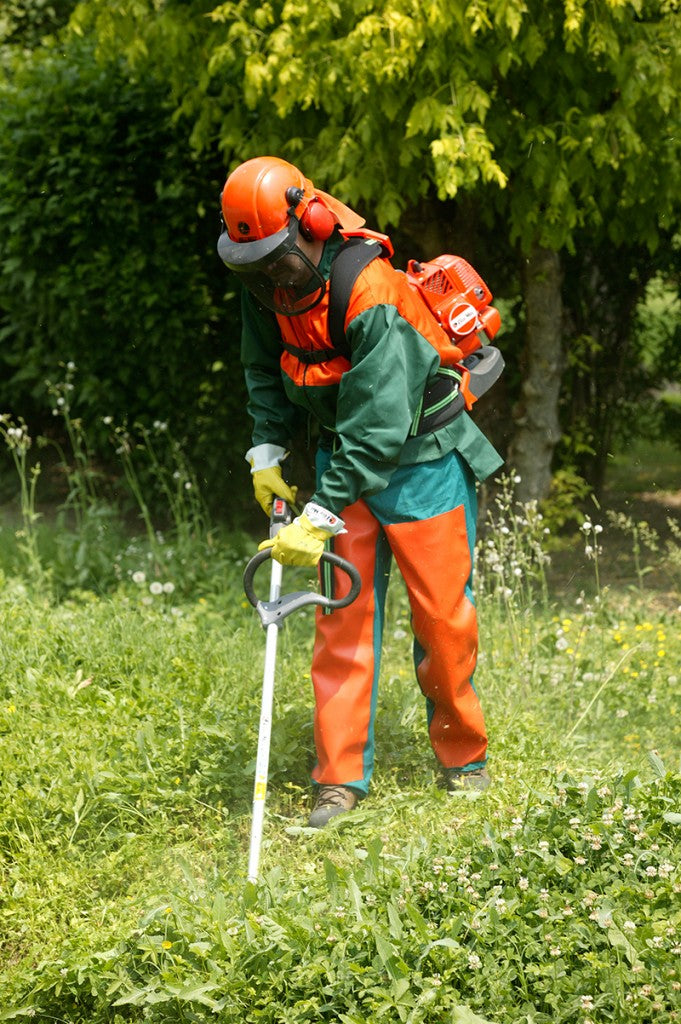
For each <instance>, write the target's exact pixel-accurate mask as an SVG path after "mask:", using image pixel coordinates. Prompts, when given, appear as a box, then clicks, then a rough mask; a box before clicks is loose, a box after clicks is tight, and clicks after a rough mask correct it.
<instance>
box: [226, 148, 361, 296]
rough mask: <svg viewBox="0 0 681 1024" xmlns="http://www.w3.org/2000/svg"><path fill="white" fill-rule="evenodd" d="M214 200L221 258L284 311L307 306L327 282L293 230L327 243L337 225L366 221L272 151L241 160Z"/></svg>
mask: <svg viewBox="0 0 681 1024" xmlns="http://www.w3.org/2000/svg"><path fill="white" fill-rule="evenodd" d="M220 200H221V206H222V217H223V222H224V230H223V232H222V234H221V235H220V238H219V239H218V254H219V256H220V258H221V259H222V261H223V263H225V265H226V266H227V267H229V269H230V270H233V271H234V272H235V273H237V274H238V275H239V277H240V278H241V279H242V280H243V281H244V284H245V285H246V286H247V287H248V288H249V289H250V290H251V291H252V292H253V293H254V294H256V295H257V297H258V298H259V299H260V300H261V301H262V302H264V303H265V305H266V306H268V307H269V308H270V309H273V310H274V311H275V312H277V313H281V314H283V315H287V316H294V315H296V314H298V313H302V312H305V311H306V310H308V309H311V308H312V306H314V305H316V304H317V303H318V302H319V301H320V300H321V298H322V296H323V295H324V291H325V289H326V282H325V281H324V279H323V278H322V277H321V275H320V274H319V271H318V270H317V268H316V267H315V265H314V264H313V263H312V262H311V261H310V260H309V259H308V257H307V256H306V255H305V253H304V252H302V251H301V250H300V248H299V247H298V238H299V235H301V236H302V237H303V238H304V239H305V240H306V241H308V242H315V241H322V242H325V241H326V240H327V239H328V238H330V237H331V235H332V234H333V232H334V231H335V229H336V227H339V228H341V229H345V230H357V228H359V227H361V226H362V224H364V220H363V218H361V217H359V216H358V215H357V214H356V213H354V211H352V210H351V209H350V208H349V207H347V206H345V205H344V204H343V203H341V202H339V201H338V200H337V199H334V197H333V196H329V195H327V194H326V193H325V192H322V191H321V190H320V189H316V188H315V187H314V185H313V184H312V182H311V181H310V180H309V178H306V177H305V176H304V174H303V173H302V172H301V171H299V170H298V168H297V167H295V166H294V165H293V164H290V163H288V162H287V161H286V160H281V159H279V157H274V156H261V157H255V158H254V159H252V160H247V161H246V162H245V163H243V164H240V165H239V167H237V168H236V170H234V171H232V173H231V174H230V175H229V177H228V178H227V181H226V182H225V186H224V188H223V190H222V194H221V196H220ZM287 270H288V272H287Z"/></svg>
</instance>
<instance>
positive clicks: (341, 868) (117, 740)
mask: <svg viewBox="0 0 681 1024" xmlns="http://www.w3.org/2000/svg"><path fill="white" fill-rule="evenodd" d="M5 426H7V424H5ZM20 468H21V467H20ZM171 478H172V477H171ZM141 497H142V500H145V496H144V493H142V495H141ZM28 498H29V502H28V504H27V506H26V511H27V513H28V514H29V515H34V514H37V511H38V510H37V509H36V508H35V507H32V506H31V505H30V492H29V494H28ZM150 516H151V513H150ZM85 522H86V516H83V518H82V519H81V524H84V523H85ZM150 523H151V526H152V529H151V531H150V530H149V528H148V526H147V525H146V524H145V523H144V521H142V531H141V534H140V535H139V536H138V537H136V538H134V539H133V540H130V539H129V538H126V541H125V543H126V546H125V547H120V546H119V543H118V540H116V543H115V544H112V545H111V547H110V548H109V547H108V542H104V544H103V547H105V548H106V549H107V552H108V553H112V552H113V553H114V554H115V555H116V557H117V559H118V561H117V562H116V564H117V565H118V569H117V570H116V571H115V572H114V573H113V575H112V576H100V577H98V576H97V564H98V563H97V561H96V559H94V557H93V558H92V559H91V558H90V557H86V558H85V561H84V565H85V564H86V565H87V567H88V573H89V575H88V577H87V578H86V579H85V580H84V581H79V580H77V579H76V580H75V581H74V583H73V584H72V585H69V584H68V583H67V581H66V577H64V576H62V575H61V570H59V569H58V562H57V561H54V560H51V559H52V555H51V552H54V551H58V550H59V545H61V544H63V543H64V539H63V537H62V536H60V532H62V531H67V526H68V524H63V525H60V526H59V527H58V529H57V530H56V532H55V534H53V536H52V540H53V546H50V545H49V544H47V543H46V541H47V539H48V533H47V530H46V528H45V527H42V524H40V523H39V522H37V521H36V520H29V522H28V525H29V527H31V528H35V529H36V530H37V529H38V526H41V527H42V528H43V529H44V530H45V531H46V532H44V533H38V532H36V534H35V537H36V541H37V542H36V546H35V548H33V549H30V548H28V547H22V543H23V541H24V540H25V538H24V537H23V536H20V537H19V538H15V537H14V533H13V531H14V529H15V528H16V527H12V531H11V533H10V540H11V541H12V543H10V541H9V540H8V539H7V537H6V547H5V550H6V551H8V552H9V553H10V556H11V560H7V561H5V563H4V571H3V577H2V581H1V582H2V586H1V588H0V637H1V638H2V643H1V644H0V773H1V777H2V786H1V788H0V1020H24V1019H33V1020H38V1021H44V1022H48V1021H58V1022H63V1024H66V1022H68V1024H104V1022H106V1024H123V1022H129V1021H134V1022H142V1021H145V1022H146V1021H151V1022H157V1024H161V1022H163V1024H166V1022H168V1024H169V1022H189V1021H192V1022H197V1021H199V1022H204V1021H205V1022H208V1021H218V1022H223V1024H228V1022H229V1024H232V1022H234V1024H236V1022H237V1021H238V1022H244V1021H245V1022H253V1024H255V1022H259V1024H260V1022H266V1024H269V1022H271V1024H275V1022H276V1024H283V1022H286V1024H288V1022H294V1021H295V1022H300V1021H319V1020H322V1021H324V1020H328V1021H334V1022H335V1021H340V1022H342V1024H364V1022H366V1021H372V1022H373V1021H377V1022H381V1021H391V1022H392V1021H402V1022H405V1024H419V1022H428V1024H431V1022H432V1024H445V1022H446V1024H453V1022H458V1024H479V1022H480V1021H491V1022H493V1024H517V1022H520V1021H522V1022H528V1024H529V1022H536V1024H549V1022H552V1024H553V1022H560V1024H577V1022H579V1024H590V1022H592V1024H601V1022H613V1024H615V1022H617V1024H622V1022H624V1024H629V1022H631V1024H634V1022H636V1024H639V1022H641V1021H643V1022H645V1021H651V1022H652V1021H655V1022H656V1024H659V1022H661V1021H665V1022H666V1021H673V1020H677V1019H679V1014H681V999H680V992H681V970H680V964H681V959H680V958H681V933H680V925H681V910H680V909H679V906H680V904H679V893H681V873H680V869H679V865H680V864H681V841H680V833H679V827H680V825H681V776H680V775H679V736H680V734H681V696H680V688H679V670H678V664H679V659H680V655H681V640H680V639H679V631H678V628H677V626H676V621H677V619H678V608H677V606H676V605H675V604H674V603H670V601H669V597H668V595H665V596H664V599H660V597H659V596H658V595H657V594H656V593H655V592H653V591H651V590H648V589H647V585H648V580H649V576H648V575H647V574H646V573H645V572H643V571H641V572H638V573H636V574H635V575H634V576H633V577H632V580H631V581H630V585H628V586H627V587H626V588H624V589H618V590H614V589H609V588H608V586H607V585H606V583H605V582H604V579H605V577H606V575H607V573H606V572H605V571H604V570H605V568H606V567H604V565H603V553H602V552H601V551H600V547H601V544H602V543H603V542H604V541H605V539H606V538H607V537H608V533H609V531H610V530H614V529H616V528H618V527H617V524H615V523H612V522H610V521H609V520H608V518H607V516H604V517H603V518H602V519H597V517H596V516H595V515H594V516H592V517H590V518H588V519H585V520H584V523H583V526H582V528H581V529H579V530H577V531H576V532H575V535H574V536H573V537H571V538H570V539H569V543H570V544H571V545H572V551H573V557H574V560H575V562H577V561H578V562H579V563H580V564H581V565H582V566H583V567H585V571H586V572H588V573H589V576H590V585H589V587H588V588H585V589H584V592H581V591H580V592H569V591H567V592H565V591H564V592H563V593H562V595H561V597H560V599H558V598H557V597H556V596H555V594H554V593H553V592H552V590H551V585H550V577H549V569H550V565H549V561H548V560H549V558H550V552H549V548H550V540H551V537H550V534H546V532H545V531H546V529H547V528H548V527H547V526H546V520H545V519H543V518H542V514H541V512H540V511H539V510H537V509H535V508H533V507H529V508H528V507H524V508H519V507H518V506H516V505H515V503H514V500H513V493H512V481H504V482H502V484H501V487H500V489H499V492H498V494H497V498H496V499H495V501H494V502H493V505H492V508H491V510H490V515H489V517H488V521H487V524H486V528H485V530H484V531H483V534H482V537H481V542H480V550H479V553H478V574H477V601H478V608H479V618H480V630H481V653H480V662H479V668H478V672H477V674H476V687H477V688H478V690H479V693H480V696H481V699H482V702H483V705H484V708H485V712H486V717H487V723H488V728H489V733H490V772H491V774H492V777H493V786H492V788H491V789H490V790H489V791H488V792H487V793H486V794H484V795H482V796H480V797H479V798H477V799H469V798H466V797H450V796H449V795H447V794H446V793H445V792H443V791H442V790H441V789H440V788H439V786H438V776H437V771H436V767H437V766H436V765H435V763H434V759H433V756H432V753H431V752H430V748H429V745H428V742H427V735H426V720H425V709H424V707H423V705H422V699H421V696H420V693H419V691H418V687H417V686H416V684H415V682H414V679H413V669H412V664H411V650H410V647H411V641H410V634H409V613H408V607H407V602H406V596H405V593H404V588H403V587H402V586H401V584H400V582H399V580H397V579H396V580H394V581H393V583H392V584H391V588H390V592H389V602H388V612H387V621H386V644H385V652H384V659H383V671H382V681H381V688H380V693H379V708H378V719H377V734H376V747H377V769H376V775H375V778H374V782H373V785H372V790H371V793H370V795H369V797H368V798H367V799H366V800H365V801H364V802H363V803H362V804H361V805H360V807H359V808H358V810H357V811H355V812H353V813H352V814H350V815H347V816H343V817H341V818H339V819H336V820H335V821H334V822H333V823H332V824H331V825H330V826H329V827H327V828H326V829H324V830H322V831H320V832H315V831H311V830H309V829H308V828H307V827H306V820H307V813H308V812H309V808H310V803H311V792H310V785H309V772H310V769H311V767H312V763H313V757H314V751H313V743H312V696H311V683H310V679H309V658H310V652H311V644H312V634H313V619H312V615H311V613H310V612H307V611H304V612H301V613H299V614H298V615H296V616H293V617H291V618H290V619H288V620H287V621H286V623H285V625H284V626H283V627H282V630H281V635H280V638H279V653H278V659H277V679H276V688H275V708H274V726H273V739H272V754H271V767H270V780H269V792H268V803H267V814H266V822H265V835H264V843H263V851H262V862H261V863H262V878H261V881H260V883H259V884H258V885H257V886H255V887H254V886H251V885H249V884H247V881H246V861H247V851H248V837H249V830H250V810H251V798H252V786H253V777H254V765H255V753H256V747H257V730H258V718H259V707H260V687H261V681H262V670H263V655H264V633H263V630H262V628H261V627H260V624H259V620H258V619H257V616H256V615H255V613H254V612H253V610H252V609H251V608H250V606H249V605H248V604H247V602H246V601H245V600H244V597H243V593H242V589H241V574H242V571H243V567H244V563H245V560H246V559H247V557H248V555H249V553H250V550H249V545H248V543H247V541H246V540H245V539H244V538H243V537H241V536H239V537H234V538H228V537H221V538H220V537H218V536H217V535H212V536H210V539H209V535H210V529H209V527H208V526H207V525H206V523H205V520H204V519H203V518H202V514H201V516H199V521H198V522H196V521H195V519H194V512H191V513H188V514H187V515H186V516H185V517H184V519H183V518H182V516H178V517H175V518H173V517H172V516H171V517H170V525H169V528H166V531H165V534H164V535H163V536H162V538H161V539H159V537H158V535H157V530H156V527H155V525H154V523H153V519H151V518H150ZM24 526H25V522H24V521H23V520H22V523H21V527H20V529H21V528H23V527H24ZM597 527H598V528H599V529H597ZM183 530H184V540H180V537H181V534H182V531H183ZM67 532H68V531H67ZM73 533H74V536H75V537H77V536H78V531H77V530H74V531H73ZM253 546H254V545H253ZM100 547H101V545H100ZM675 551H676V548H675V546H674V544H673V543H672V542H669V546H666V544H662V545H661V546H660V548H659V550H658V551H657V552H656V553H655V557H656V558H658V559H660V560H665V561H670V562H671V563H673V561H674V558H673V556H674V552H675ZM649 554H650V549H649V548H646V547H645V546H643V547H641V548H640V551H639V558H640V559H641V562H640V567H641V569H642V570H643V569H644V568H645V559H646V557H647V556H648V555H649ZM34 558H36V559H37V562H34V561H33V559H34ZM107 564H108V563H107ZM36 566H37V570H38V571H36ZM672 571H675V570H674V566H673V565H672ZM261 572H262V573H263V574H264V576H265V577H266V575H267V573H266V570H265V569H263V570H261ZM308 576H309V573H307V571H305V570H285V574H284V581H285V586H286V587H287V588H290V589H299V588H305V587H307V586H308ZM168 584H169V585H168ZM263 585H264V584H261V586H263Z"/></svg>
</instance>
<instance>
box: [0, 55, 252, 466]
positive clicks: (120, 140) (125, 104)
mask: <svg viewBox="0 0 681 1024" xmlns="http://www.w3.org/2000/svg"><path fill="white" fill-rule="evenodd" d="M2 92H3V94H4V95H3V101H2V103H1V104H0V134H1V135H2V138H3V147H2V153H1V154H0V267H1V269H2V273H1V274H0V342H1V345H0V366H2V368H3V371H4V372H2V373H0V378H1V379H2V381H3V382H2V383H0V410H3V411H7V410H9V411H11V412H13V413H14V414H15V415H22V416H23V417H24V418H25V419H26V420H28V421H29V424H33V425H35V421H36V420H38V421H40V420H41V418H42V416H43V415H45V414H46V413H47V411H48V409H47V402H46V391H45V383H44V382H45V380H46V379H47V378H49V379H51V380H54V379H55V378H58V377H59V376H60V374H61V373H62V372H63V371H62V370H61V369H60V367H61V366H63V365H64V364H66V363H68V362H69V361H74V362H75V363H76V364H77V366H78V368H79V377H80V380H79V394H78V403H79V408H78V412H79V414H80V415H82V416H83V418H84V420H85V422H86V423H87V425H88V428H89V429H88V433H89V436H90V439H91V442H92V443H93V445H94V447H95V450H99V451H100V452H101V451H104V450H106V435H107V432H106V431H105V429H104V428H103V427H102V425H101V417H102V416H104V415H106V416H112V417H113V418H114V420H116V421H119V422H120V421H121V420H123V419H124V418H128V419H129V420H130V421H131V422H132V421H133V420H135V419H139V420H141V421H143V422H146V423H151V422H153V421H154V420H155V419H159V420H170V423H171V428H172V430H173V433H174V435H175V436H176V437H183V438H184V437H186V438H187V439H188V441H189V445H190V447H191V448H192V449H193V450H194V451H196V448H197V446H198V445H201V448H202V451H203V452H204V453H208V454H207V456H206V471H205V475H206V476H207V477H210V476H211V475H212V474H213V473H216V474H217V473H218V472H220V473H222V474H224V469H225V461H228V459H227V460H226V459H225V452H224V441H223V439H224V437H225V436H229V437H230V439H231V441H232V445H233V446H234V447H235V449H236V453H238V458H239V459H240V458H241V451H242V450H244V446H245V447H247V443H246V442H247V437H246V431H245V430H244V427H245V426H247V424H246V423H245V420H246V417H245V416H243V415H242V413H241V409H242V408H243V405H244V398H243V394H242V390H241V389H242V385H241V374H240V372H239V371H235V372H234V373H228V372H226V369H225V367H226V365H227V363H228V353H227V351H226V348H225V346H226V345H227V346H229V345H230V339H234V338H235V337H236V335H237V333H238V327H237V321H236V313H237V310H236V307H234V309H233V307H232V305H231V304H230V302H229V296H228V295H226V294H225V293H226V292H227V290H228V288H229V286H230V281H229V279H228V277H227V275H226V274H225V272H224V269H223V268H222V267H221V265H220V264H219V261H218V259H217V256H216V253H215V239H216V237H217V230H218V223H217V197H218V192H219V178H220V174H221V172H220V170H219V168H218V166H217V162H216V164H215V166H211V160H210V159H207V160H206V161H205V162H204V163H202V164H199V163H198V162H197V161H196V160H195V158H194V157H193V155H192V153H191V150H190V146H189V142H188V138H187V133H185V131H184V128H183V125H182V122H181V121H180V120H173V117H172V111H171V107H170V103H169V100H168V97H167V87H166V86H165V84H164V83H163V82H161V81H159V80H158V79H157V78H156V77H155V76H154V75H153V74H152V73H149V72H145V73H140V74H139V75H138V76H133V77H131V76H130V71H129V69H128V68H127V67H126V66H125V64H124V62H122V61H116V62H114V61H108V62H106V63H102V62H98V61H97V60H96V59H95V56H94V54H93V52H92V48H91V46H90V45H89V44H87V43H85V42H83V41H79V40H77V39H76V38H75V37H68V38H67V40H66V42H65V43H64V45H63V46H61V47H60V48H59V49H56V48H45V49H43V50H40V51H36V52H35V53H33V54H32V55H31V56H30V57H29V58H27V59H25V60H24V61H23V62H21V63H19V64H18V65H17V66H16V67H15V69H14V72H13V74H12V76H11V78H10V80H9V81H8V82H6V83H5V84H4V86H3V88H2ZM211 208H214V209H215V215H214V217H213V215H212V214H211V213H210V210H211ZM206 211H209V212H208V213H206ZM231 344H232V348H233V349H236V344H235V342H234V341H232V342H231ZM235 381H236V384H235ZM37 425H38V426H41V425H42V424H41V423H40V422H38V424H37ZM236 453H235V458H236V457H237V454H236Z"/></svg>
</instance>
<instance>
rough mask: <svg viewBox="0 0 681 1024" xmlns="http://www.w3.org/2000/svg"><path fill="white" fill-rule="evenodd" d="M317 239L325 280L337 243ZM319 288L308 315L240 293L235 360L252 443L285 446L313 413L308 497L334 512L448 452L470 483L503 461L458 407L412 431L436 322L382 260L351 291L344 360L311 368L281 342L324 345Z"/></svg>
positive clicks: (428, 373)
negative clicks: (314, 467)
mask: <svg viewBox="0 0 681 1024" xmlns="http://www.w3.org/2000/svg"><path fill="white" fill-rule="evenodd" d="M341 241H342V240H340V239H337V238H332V239H330V241H329V242H327V243H326V245H325V247H324V253H323V256H322V259H321V262H320V265H319V270H320V272H321V273H322V274H323V276H324V277H325V279H326V280H327V281H328V277H329V273H330V269H331V262H332V260H333V257H334V255H335V254H336V252H337V250H338V248H339V246H340V244H341ZM328 301H329V292H328V288H327V290H326V294H325V295H324V297H323V299H322V301H321V302H320V303H318V305H316V306H315V307H313V308H312V309H311V310H309V311H308V312H307V313H301V314H299V315H297V316H292V317H284V316H279V315H276V314H274V313H272V312H270V311H269V310H267V309H265V308H263V307H262V306H261V305H260V304H259V303H258V301H257V300H256V299H255V298H254V297H253V296H252V295H251V294H250V293H249V292H247V291H246V290H245V289H244V292H243V299H242V323H243V328H242V341H241V360H242V364H243V367H244V373H245V380H246V386H247V389H248V395H249V402H248V412H249V414H250V416H251V417H252V419H253V422H254V428H253V444H254V445H258V444H277V445H281V446H282V447H284V448H287V447H289V445H290V439H291V438H292V437H293V436H294V435H295V433H296V432H297V430H298V428H299V426H300V422H301V417H303V418H305V417H308V416H312V417H313V418H314V419H315V420H316V421H317V422H318V423H319V425H320V426H321V427H322V428H323V429H324V432H325V434H327V436H328V434H330V435H331V436H333V439H334V441H333V454H332V456H331V461H330V464H329V467H328V469H327V470H326V471H325V472H324V474H323V476H322V478H321V480H320V481H318V486H317V490H316V491H315V494H314V495H313V497H312V499H311V500H312V501H315V502H317V503H318V504H319V505H321V506H323V507H324V508H327V509H329V511H331V512H334V513H335V514H336V515H342V512H343V509H344V508H345V507H346V506H347V505H350V504H352V503H353V502H354V501H356V500H357V499H358V498H362V497H368V496H370V495H372V494H376V493H378V492H379V491H381V490H383V488H385V487H386V486H387V485H388V482H389V481H390V477H391V476H392V474H393V472H394V471H395V469H396V468H397V466H403V465H411V464H414V463H419V462H428V461H431V460H434V459H438V458H440V457H441V456H443V455H445V454H446V453H448V452H450V451H457V452H459V453H460V455H461V456H462V457H463V458H464V459H465V461H466V462H467V463H468V465H469V466H470V468H471V469H472V471H473V473H474V474H475V476H476V477H477V479H478V480H484V479H486V478H487V477H488V476H489V475H490V474H491V473H494V472H495V471H496V470H497V469H499V467H500V466H501V465H502V464H503V460H502V459H501V457H500V456H499V454H498V453H497V452H496V451H495V449H494V448H493V447H492V445H491V444H490V442H489V441H488V440H487V438H486V437H485V436H484V434H483V433H482V432H481V431H480V430H479V428H478V427H477V426H476V425H475V423H474V422H473V421H472V420H471V418H470V417H469V416H468V415H467V413H465V412H463V413H461V414H459V415H458V416H457V417H456V418H455V419H453V420H452V421H451V422H450V423H447V424H446V425H445V426H442V427H440V428H439V429H437V430H434V431H432V432H430V433H427V434H419V435H417V436H414V433H413V427H414V424H415V422H416V421H417V420H418V416H419V414H420V411H421V401H422V397H423V393H424V388H425V386H426V383H427V382H428V381H429V380H432V378H433V377H434V376H435V375H436V374H437V372H438V370H439V367H440V358H439V356H438V354H437V351H436V348H435V347H434V344H432V343H431V342H429V340H428V338H429V337H432V338H433V339H434V335H433V333H432V332H434V331H435V332H439V331H441V328H440V327H439V326H438V325H437V323H436V322H435V320H434V319H433V318H432V317H431V315H430V313H429V312H428V310H427V309H426V308H425V305H424V304H423V303H422V302H421V300H420V299H419V298H418V296H416V295H415V294H414V293H413V292H412V290H411V288H410V286H409V285H408V283H407V281H406V277H405V275H404V274H402V273H400V272H399V271H397V270H395V268H394V267H393V266H392V265H391V264H390V262H389V261H388V260H387V259H375V260H373V261H372V262H371V263H370V264H369V265H368V266H367V267H365V269H364V270H363V271H362V272H361V274H360V276H359V277H358V279H357V281H356V282H355V285H354V287H353V290H352V294H351V296H350V302H349V303H348V309H347V315H346V320H345V328H346V338H347V342H348V344H349V346H350V352H351V359H350V361H349V360H348V359H346V358H345V357H344V356H337V357H336V358H333V359H331V360H328V361H326V362H322V363H316V364H309V363H308V364H306V363H303V362H301V361H300V360H299V359H298V358H297V357H296V356H295V355H294V354H292V353H291V352H290V351H288V350H287V349H283V348H282V339H283V340H284V341H285V342H286V343H287V345H289V346H292V347H294V348H301V349H308V350H309V349H323V348H331V347H332V346H331V341H330V339H329V337H328V328H327V322H328Z"/></svg>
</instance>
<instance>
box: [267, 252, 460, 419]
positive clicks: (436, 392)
mask: <svg viewBox="0 0 681 1024" xmlns="http://www.w3.org/2000/svg"><path fill="white" fill-rule="evenodd" d="M382 253H383V247H382V245H381V243H380V242H379V241H378V239H375V238H363V237H361V236H355V237H350V238H348V239H347V240H346V242H345V244H344V245H343V246H342V247H341V248H340V249H339V250H338V252H337V253H336V255H335V256H334V258H333V262H332V264H331V272H330V275H329V311H328V331H329V338H330V340H331V342H332V346H333V347H332V348H323V349H312V350H309V349H301V348H297V347H296V346H295V345H289V344H288V343H287V342H285V341H282V345H283V347H284V348H285V349H286V351H287V352H290V353H291V355H293V356H295V357H296V359H299V360H300V362H301V363H304V364H306V365H308V366H312V365H317V364H318V363H326V362H329V361H330V360H332V359H336V358H338V356H344V357H345V358H346V359H348V360H349V359H350V357H351V354H352V353H351V350H350V345H349V344H348V340H347V338H346V335H345V317H346V314H347V311H348V305H349V303H350V295H351V293H352V289H353V287H354V285H355V281H356V280H357V278H358V277H359V275H360V274H361V272H362V271H363V270H364V268H365V267H367V266H368V265H369V264H370V263H371V262H372V261H373V260H375V259H377V258H378V257H379V256H381V254H382ZM460 383H461V374H460V373H457V372H456V370H452V369H448V368H446V367H440V369H439V370H438V371H437V374H436V376H435V378H434V379H433V380H432V382H431V383H430V384H429V385H427V386H426V388H425V390H424V392H423V397H422V399H421V402H420V404H419V408H418V409H417V411H416V415H415V416H414V420H413V422H412V426H411V430H410V435H411V436H412V437H417V436H420V435H422V434H428V433H430V431H431V430H437V429H438V427H441V426H444V425H445V424H446V423H449V422H451V420H453V419H454V418H455V417H456V416H458V415H459V413H461V412H463V410H464V408H465V404H466V403H465V399H464V396H463V394H462V393H461V391H460V389H459V385H460Z"/></svg>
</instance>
